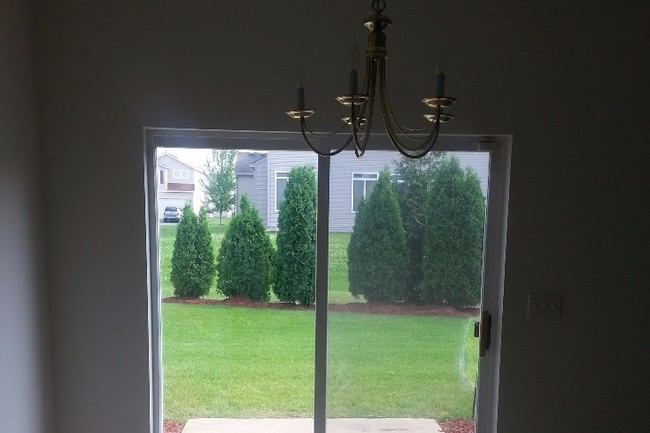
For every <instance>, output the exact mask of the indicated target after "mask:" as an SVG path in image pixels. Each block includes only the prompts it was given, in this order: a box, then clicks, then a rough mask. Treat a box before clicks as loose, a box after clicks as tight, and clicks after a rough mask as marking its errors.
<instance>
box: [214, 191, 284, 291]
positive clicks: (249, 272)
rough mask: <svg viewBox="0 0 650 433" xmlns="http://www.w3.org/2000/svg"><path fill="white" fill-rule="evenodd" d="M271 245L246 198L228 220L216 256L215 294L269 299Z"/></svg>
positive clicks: (262, 225) (258, 218)
mask: <svg viewBox="0 0 650 433" xmlns="http://www.w3.org/2000/svg"><path fill="white" fill-rule="evenodd" d="M272 260H273V246H272V244H271V239H270V238H269V236H268V234H267V233H266V230H265V229H264V224H263V223H262V220H261V219H260V215H259V213H258V212H257V209H255V208H254V207H252V206H251V205H250V202H249V201H248V197H246V196H245V195H244V196H242V198H241V204H240V211H239V213H238V214H237V215H235V216H234V217H233V218H232V219H231V220H230V225H229V226H228V229H227V230H226V233H225V234H224V237H223V241H222V242H221V248H220V249H219V254H218V256H217V274H218V278H217V291H219V292H221V293H222V294H223V295H225V296H228V297H231V296H244V297H247V298H251V299H258V300H265V301H266V300H268V299H269V292H270V278H271V263H272Z"/></svg>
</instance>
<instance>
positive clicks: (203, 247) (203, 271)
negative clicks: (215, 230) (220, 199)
mask: <svg viewBox="0 0 650 433" xmlns="http://www.w3.org/2000/svg"><path fill="white" fill-rule="evenodd" d="M196 256H197V260H198V263H199V267H200V272H199V278H200V285H201V287H205V293H204V294H203V296H205V295H207V294H208V292H209V291H210V287H212V284H213V283H214V279H215V277H216V275H217V269H216V267H215V265H216V263H215V260H214V247H213V245H212V234H211V233H210V229H209V228H208V215H207V212H206V210H205V209H204V208H201V210H200V211H199V217H198V220H197V224H196Z"/></svg>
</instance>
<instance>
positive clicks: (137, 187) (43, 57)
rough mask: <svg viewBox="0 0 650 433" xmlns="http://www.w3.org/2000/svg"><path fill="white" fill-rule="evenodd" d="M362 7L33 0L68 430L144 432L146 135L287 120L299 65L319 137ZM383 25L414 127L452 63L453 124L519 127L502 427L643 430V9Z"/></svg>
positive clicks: (393, 77)
mask: <svg viewBox="0 0 650 433" xmlns="http://www.w3.org/2000/svg"><path fill="white" fill-rule="evenodd" d="M367 13H368V9H367V7H366V5H365V3H364V4H362V2H349V1H344V0H334V1H332V2H327V3H325V2H323V3H318V4H316V3H315V2H290V1H279V2H278V1H276V2H256V3H255V5H252V4H250V5H249V4H248V3H246V2H237V3H233V2H225V1H212V2H167V3H165V5H164V6H161V5H160V4H159V2H154V1H140V2H133V1H126V0H116V1H112V2H108V3H104V4H102V5H101V6H91V5H90V4H89V3H88V2H86V1H80V0H68V1H65V2H64V1H60V2H57V1H52V2H40V3H39V18H38V24H39V26H38V30H39V31H38V39H37V41H38V46H39V53H40V56H39V67H40V71H41V72H40V80H39V82H40V86H39V92H40V96H41V98H42V99H41V105H40V112H41V114H42V123H41V125H42V129H41V130H40V140H41V143H42V149H43V152H44V163H45V170H44V175H45V185H46V188H45V192H46V199H47V200H46V201H47V204H48V213H47V218H48V222H49V224H48V232H47V238H48V244H47V252H48V265H49V270H50V272H49V277H50V290H51V296H52V306H51V313H52V321H53V332H54V333H53V339H52V341H53V348H54V360H55V362H54V368H55V369H54V379H55V384H56V387H55V402H56V413H57V427H58V431H60V432H65V433H82V432H83V433H85V432H89V431H93V432H97V433H102V432H111V433H112V432H116V431H128V432H146V431H147V428H148V424H149V418H148V417H149V406H148V404H149V400H148V398H149V394H148V360H147V354H148V351H147V348H148V341H147V296H146V283H147V274H146V248H145V213H144V188H143V164H142V127H143V126H145V125H148V126H178V127H198V128H222V129H259V130H294V129H295V128H296V127H297V125H296V123H295V122H292V121H290V119H288V118H286V116H285V115H284V114H283V113H284V111H286V110H287V109H289V108H291V107H292V106H293V105H294V104H295V101H294V98H295V96H294V94H295V92H294V85H295V70H296V66H298V65H303V66H304V68H305V80H304V82H305V84H306V93H307V101H308V105H314V106H317V108H319V109H321V111H319V113H318V116H317V118H316V117H315V118H314V120H315V121H316V124H315V125H314V129H316V130H326V129H331V128H332V126H331V125H338V124H339V122H340V120H338V117H340V115H341V113H339V112H337V111H335V108H334V107H335V106H336V104H335V103H334V102H333V101H332V97H333V96H334V95H337V94H339V93H340V91H341V89H345V88H346V77H347V59H346V53H347V47H349V45H350V41H351V40H355V41H356V42H357V43H358V44H359V45H360V46H363V45H364V40H365V34H364V30H363V29H362V27H361V25H360V21H361V19H362V18H363V17H364V16H365V15H367ZM386 13H387V14H388V15H389V16H390V17H391V18H393V22H394V25H393V27H392V28H391V29H390V34H389V35H388V37H389V42H388V43H389V47H388V48H389V50H390V53H391V56H390V59H389V64H390V65H389V70H388V76H389V79H390V82H391V84H390V89H389V90H390V91H391V95H392V96H391V99H393V100H394V101H395V102H396V105H397V109H398V111H399V113H401V114H402V117H403V118H404V119H408V118H412V119H416V118H419V116H420V114H418V112H419V110H420V108H421V107H420V105H421V104H419V102H418V96H419V97H421V96H423V95H425V94H427V93H430V92H431V89H432V88H433V75H434V72H433V71H434V70H435V68H436V63H437V62H438V59H439V57H440V56H439V54H440V53H441V52H444V53H446V56H447V58H448V61H447V66H446V71H447V74H448V86H447V89H448V92H449V94H451V95H453V96H455V97H457V98H458V103H457V104H456V106H455V107H454V110H453V111H454V113H455V114H456V115H457V118H456V119H455V120H454V121H453V122H452V123H450V124H449V125H448V126H446V127H445V130H444V132H447V133H449V132H451V133H467V134H474V133H475V134H489V133H495V134H496V133H498V134H512V135H513V146H514V148H513V154H512V176H511V192H510V220H509V233H508V252H507V263H506V288H505V300H504V302H505V307H504V317H503V351H502V357H501V359H502V372H501V405H500V412H499V428H500V431H501V432H504V433H508V432H522V431H526V432H529V433H538V432H540V433H541V432H548V431H553V432H593V431H644V430H645V428H646V427H648V424H649V422H648V420H647V417H646V416H645V415H646V414H647V413H648V412H649V411H650V399H648V398H647V389H646V387H647V384H648V382H649V381H648V373H647V368H646V366H647V361H646V360H647V359H648V355H650V353H648V352H649V351H648V349H647V345H646V344H645V342H646V341H647V339H648V337H649V335H648V334H649V331H648V329H649V327H648V325H647V321H646V320H645V318H644V317H645V312H646V311H645V310H646V309H647V308H648V304H649V303H648V300H649V294H648V293H649V291H648V290H647V285H648V284H647V281H646V279H645V278H644V277H645V276H646V275H647V265H648V257H649V255H648V245H647V240H648V238H649V236H648V227H647V221H648V218H647V216H648V212H647V209H648V204H649V203H648V196H649V194H648V175H647V173H648V168H647V165H646V164H647V163H646V161H647V160H648V156H649V150H648V148H649V146H648V132H647V126H646V125H647V113H648V111H649V110H648V109H649V108H650V102H649V101H650V86H648V84H647V80H648V76H649V75H650V74H649V73H650V66H649V59H648V56H649V54H648V53H649V52H650V50H648V46H647V40H648V39H650V35H649V34H648V26H647V23H648V22H650V6H649V5H648V3H646V2H638V3H635V2H586V1H581V2H572V3H570V4H567V3H565V2H555V1H551V2H539V3H530V2H520V1H514V0H513V1H503V2H473V1H456V2H439V1H435V2H434V1H431V2H422V1H413V0H410V1H406V0H405V1H402V2H389V4H388V9H387V10H386ZM296 35H300V36H301V37H296ZM420 57H421V58H422V59H421V58H420ZM398 91H400V92H403V93H402V94H400V95H398ZM328 107H331V108H328ZM115 168H119V170H120V171H121V173H122V176H121V177H119V178H118V179H115V177H113V176H110V173H112V172H113V170H115ZM79 178H81V179H84V182H83V183H81V182H79V181H78V179H79ZM27 196H28V197H30V195H29V194H28V195H27ZM105 203H110V204H111V206H106V205H105ZM546 290H552V291H561V292H563V293H564V296H565V308H564V317H562V318H561V319H559V320H532V319H529V318H527V317H526V299H527V295H528V293H529V292H533V291H546Z"/></svg>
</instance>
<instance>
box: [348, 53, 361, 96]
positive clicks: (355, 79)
mask: <svg viewBox="0 0 650 433" xmlns="http://www.w3.org/2000/svg"><path fill="white" fill-rule="evenodd" d="M349 54H350V88H349V93H350V95H356V94H357V91H358V88H359V73H358V71H357V69H358V67H359V48H358V47H357V46H356V45H355V44H353V45H352V47H350V51H349Z"/></svg>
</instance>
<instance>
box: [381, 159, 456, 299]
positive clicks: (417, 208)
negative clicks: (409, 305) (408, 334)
mask: <svg viewBox="0 0 650 433" xmlns="http://www.w3.org/2000/svg"><path fill="white" fill-rule="evenodd" d="M443 156H444V154H443V153H441V152H431V153H429V154H427V155H426V156H424V157H422V158H419V159H412V158H406V157H402V158H401V159H400V160H399V161H397V163H396V165H395V175H396V176H395V179H394V182H393V187H394V188H395V192H396V193H397V201H398V203H399V208H400V213H401V215H402V224H403V225H404V233H405V235H406V248H407V250H408V262H407V275H406V287H405V297H406V301H408V302H421V300H422V293H421V291H422V288H421V285H422V257H423V255H424V225H425V224H424V223H425V221H424V220H425V218H424V210H425V209H424V208H425V200H424V198H425V197H426V196H427V195H428V194H429V189H430V188H431V177H432V173H433V171H434V170H435V169H436V167H437V165H438V163H439V162H440V160H441V159H442V158H443Z"/></svg>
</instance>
